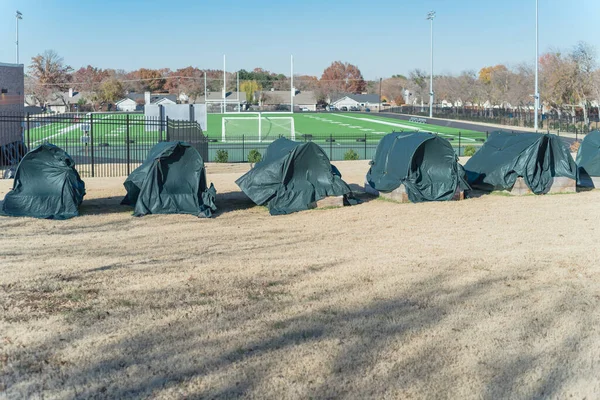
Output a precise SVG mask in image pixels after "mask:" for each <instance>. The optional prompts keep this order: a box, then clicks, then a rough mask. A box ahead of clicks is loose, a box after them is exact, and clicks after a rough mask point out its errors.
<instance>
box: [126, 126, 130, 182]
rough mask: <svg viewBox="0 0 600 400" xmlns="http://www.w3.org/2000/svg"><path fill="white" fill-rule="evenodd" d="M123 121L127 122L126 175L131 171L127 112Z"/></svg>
mask: <svg viewBox="0 0 600 400" xmlns="http://www.w3.org/2000/svg"><path fill="white" fill-rule="evenodd" d="M125 123H126V124H127V128H126V135H127V176H129V174H130V173H131V149H130V147H129V142H130V140H129V114H127V118H126V121H125Z"/></svg>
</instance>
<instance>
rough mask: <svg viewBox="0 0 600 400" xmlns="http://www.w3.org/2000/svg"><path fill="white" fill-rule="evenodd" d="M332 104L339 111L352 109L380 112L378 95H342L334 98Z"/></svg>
mask: <svg viewBox="0 0 600 400" xmlns="http://www.w3.org/2000/svg"><path fill="white" fill-rule="evenodd" d="M331 100H332V101H330V104H331V105H332V106H334V107H335V108H337V109H338V110H344V107H345V109H346V110H350V109H351V108H353V107H354V108H358V109H366V108H368V109H370V110H371V111H379V95H377V94H351V93H349V94H341V95H338V96H337V97H333V98H332V99H331Z"/></svg>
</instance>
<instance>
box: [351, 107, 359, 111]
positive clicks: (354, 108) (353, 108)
mask: <svg viewBox="0 0 600 400" xmlns="http://www.w3.org/2000/svg"><path fill="white" fill-rule="evenodd" d="M350 111H360V108H358V107H356V106H352V107H350Z"/></svg>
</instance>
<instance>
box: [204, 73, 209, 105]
mask: <svg viewBox="0 0 600 400" xmlns="http://www.w3.org/2000/svg"><path fill="white" fill-rule="evenodd" d="M207 90H208V85H207V84H206V70H205V71H204V104H205V105H208V103H206V99H207V97H206V91H207ZM207 112H208V109H207Z"/></svg>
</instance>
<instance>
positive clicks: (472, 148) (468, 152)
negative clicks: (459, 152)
mask: <svg viewBox="0 0 600 400" xmlns="http://www.w3.org/2000/svg"><path fill="white" fill-rule="evenodd" d="M475 152H477V149H476V148H475V146H472V145H468V146H466V147H465V153H464V155H465V157H473V155H474V154H475Z"/></svg>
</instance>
